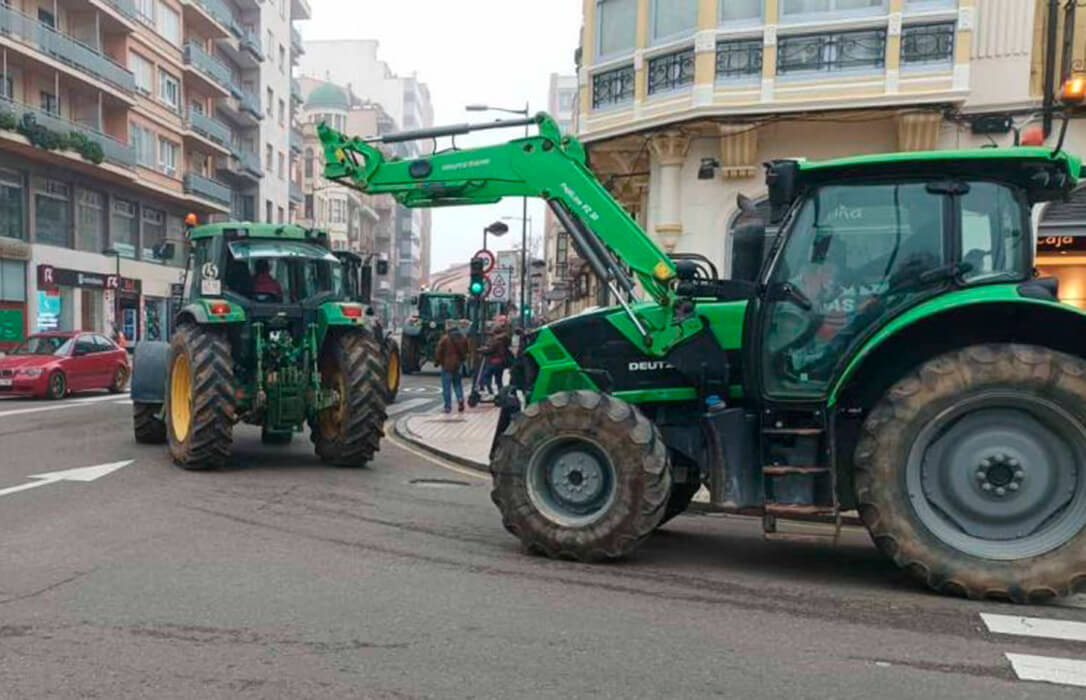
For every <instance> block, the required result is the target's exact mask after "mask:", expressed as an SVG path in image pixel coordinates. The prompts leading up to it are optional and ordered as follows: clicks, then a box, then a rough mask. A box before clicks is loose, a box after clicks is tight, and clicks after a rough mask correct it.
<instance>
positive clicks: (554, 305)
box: [542, 73, 584, 316]
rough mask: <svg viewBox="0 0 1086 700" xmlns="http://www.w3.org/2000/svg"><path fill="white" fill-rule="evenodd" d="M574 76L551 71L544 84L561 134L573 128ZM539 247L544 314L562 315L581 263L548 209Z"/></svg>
mask: <svg viewBox="0 0 1086 700" xmlns="http://www.w3.org/2000/svg"><path fill="white" fill-rule="evenodd" d="M577 92H578V86H577V76H576V75H559V74H558V73H551V76H550V80H549V82H548V86H547V113H548V114H550V115H551V116H552V117H554V118H555V119H556V120H557V121H558V126H559V127H560V128H561V130H562V133H563V134H571V133H574V131H575V126H574V123H575V122H574V117H575V112H576V109H577ZM543 250H544V259H545V260H546V263H547V266H546V268H544V275H543V281H542V284H543V289H544V292H543V296H544V302H545V308H546V309H547V313H548V315H558V316H564V315H565V314H566V308H567V306H568V305H569V303H570V300H571V298H572V297H573V283H574V281H575V280H574V275H573V274H571V271H573V272H580V271H581V270H582V269H583V267H584V265H583V262H582V261H580V260H579V259H578V258H577V252H576V250H575V249H573V247H572V246H571V245H570V239H569V234H568V233H566V231H565V229H564V228H562V226H561V224H560V223H559V222H558V219H557V218H556V217H555V216H554V213H553V212H551V210H550V209H547V210H546V211H545V212H544V218H543Z"/></svg>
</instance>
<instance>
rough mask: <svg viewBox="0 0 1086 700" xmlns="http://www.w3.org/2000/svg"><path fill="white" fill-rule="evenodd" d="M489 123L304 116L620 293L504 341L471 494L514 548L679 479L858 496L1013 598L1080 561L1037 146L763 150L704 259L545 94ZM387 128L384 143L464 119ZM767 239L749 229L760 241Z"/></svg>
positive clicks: (1066, 172)
mask: <svg viewBox="0 0 1086 700" xmlns="http://www.w3.org/2000/svg"><path fill="white" fill-rule="evenodd" d="M525 123H527V124H530V125H534V126H536V127H537V133H536V134H535V135H532V136H528V137H526V138H520V139H516V140H514V141H511V142H509V143H507V144H501V145H495V146H488V147H481V148H473V149H468V150H445V151H440V152H438V153H436V154H434V155H430V156H426V157H423V158H420V159H417V160H412V161H386V160H385V159H384V158H383V156H382V154H381V152H380V151H379V150H377V149H376V148H375V147H374V146H373V145H372V144H371V143H370V142H368V141H366V140H361V139H352V138H348V137H345V136H343V135H341V134H338V133H336V132H335V131H333V130H331V129H329V128H327V127H326V126H322V127H320V136H321V139H322V140H323V143H324V146H325V156H326V159H327V163H326V166H325V176H326V177H329V178H332V179H336V180H339V181H342V182H344V183H346V184H348V185H350V186H353V187H356V188H358V189H360V190H362V191H364V192H368V193H390V194H392V195H393V196H395V197H396V198H397V199H398V200H399V201H400V202H401V203H402V204H404V205H406V206H411V207H424V206H438V205H456V204H479V203H491V202H496V201H498V200H500V199H502V198H503V197H521V196H534V197H539V198H542V199H543V200H545V201H546V202H547V204H548V205H549V206H550V207H551V209H552V210H553V212H554V214H555V216H556V217H557V218H558V220H559V221H561V222H562V224H563V226H564V227H565V229H566V231H567V232H568V233H569V235H570V236H571V238H572V240H573V241H574V243H575V245H576V247H577V249H578V252H579V254H580V255H581V256H582V257H583V258H584V260H585V261H587V263H588V264H589V265H591V267H592V269H593V271H594V273H595V274H596V275H597V276H598V277H599V279H600V280H601V281H602V283H603V284H604V285H605V286H606V287H608V288H609V289H610V291H611V294H612V298H613V299H615V300H616V301H617V306H615V307H612V308H605V309H601V310H598V311H594V312H591V313H585V314H581V315H578V316H574V317H571V318H566V319H563V320H561V321H558V322H555V323H552V324H550V325H548V326H545V327H543V328H541V329H539V330H538V331H536V332H533V333H531V334H530V335H529V336H528V337H527V338H526V344H527V347H526V350H525V352H524V353H523V357H522V359H521V360H520V362H519V365H518V367H517V369H516V372H515V375H516V377H515V380H516V381H515V388H514V390H513V391H510V392H506V393H505V394H504V396H503V397H502V403H501V405H502V413H501V419H500V421H499V424H498V427H497V433H496V436H495V441H494V445H493V448H492V452H491V471H492V473H493V483H494V490H493V500H494V502H495V503H496V504H497V506H498V509H499V510H500V511H501V516H502V521H503V523H504V525H505V527H506V528H507V529H508V530H509V531H510V532H511V533H513V534H514V535H516V536H517V537H518V538H520V540H521V541H522V542H523V544H524V545H525V546H526V547H527V548H528V549H530V550H534V551H538V552H542V553H544V554H546V555H547V556H551V557H561V558H572V559H578V560H585V561H595V560H605V559H614V558H617V557H622V556H624V555H628V554H629V553H631V552H632V551H633V550H634V549H635V548H636V547H637V546H638V544H640V543H641V542H642V541H644V540H645V538H647V537H648V536H649V535H650V534H651V533H652V532H653V530H655V529H656V528H657V527H659V526H660V525H661V523H663V522H666V521H667V520H668V519H669V518H671V517H673V516H675V515H676V514H678V513H680V512H682V511H683V510H684V509H685V508H686V507H687V505H688V504H689V503H690V501H691V498H692V497H693V495H694V494H695V492H696V491H698V490H699V489H701V488H702V487H704V488H706V490H707V492H708V507H710V508H713V509H716V510H719V511H724V512H728V513H738V514H744V515H752V516H758V517H760V518H761V520H762V523H763V526H764V530H765V532H766V535H767V537H769V538H774V537H780V536H782V535H784V534H786V533H784V532H783V530H782V529H779V528H778V525H781V523H780V521H782V520H789V519H806V520H819V521H823V522H825V523H827V524H828V525H827V527H825V528H823V530H824V531H825V534H826V535H827V536H828V537H831V538H833V540H834V541H835V540H836V536H837V533H838V531H839V530H840V527H841V522H842V520H843V518H844V517H846V516H847V515H848V513H849V512H852V511H857V512H858V514H859V517H860V518H861V519H862V521H863V523H864V525H866V527H867V529H868V530H869V532H870V534H871V537H872V539H873V540H874V542H875V544H876V545H877V546H878V548H879V549H880V550H881V551H883V552H884V553H885V554H886V555H887V556H888V557H890V558H892V559H893V560H894V561H895V562H896V563H897V564H898V565H899V566H901V567H904V568H905V569H907V570H908V571H909V572H910V573H912V574H913V575H915V576H916V577H918V578H919V579H920V580H922V581H923V582H925V583H926V584H927V585H929V586H931V587H933V588H936V589H938V590H941V591H945V592H948V593H955V594H962V595H968V596H970V597H984V596H994V597H999V598H1007V599H1011V600H1015V601H1030V600H1036V599H1041V598H1047V597H1051V596H1059V595H1066V594H1069V593H1071V592H1072V591H1073V590H1075V589H1081V588H1083V587H1084V586H1086V359H1084V358H1086V342H1084V339H1086V313H1084V312H1082V311H1080V310H1078V309H1076V308H1073V307H1071V306H1069V305H1066V304H1063V303H1061V302H1060V301H1059V299H1058V297H1057V283H1056V281H1055V280H1053V279H1043V278H1037V277H1036V275H1035V273H1034V267H1033V255H1034V245H1033V239H1032V233H1031V218H1030V217H1031V208H1032V207H1033V206H1034V205H1036V204H1038V203H1040V202H1045V201H1049V200H1054V199H1059V198H1062V197H1065V196H1066V195H1067V194H1068V193H1069V192H1070V191H1071V189H1072V188H1073V187H1075V185H1076V183H1077V181H1078V179H1079V177H1080V167H1081V166H1080V161H1079V159H1078V158H1076V157H1073V156H1071V155H1069V154H1067V153H1065V152H1063V151H1062V150H1061V149H1060V147H1059V146H1056V147H1055V148H1051V147H1049V148H1045V147H1036V146H1032V147H1018V146H1016V147H1007V148H985V149H976V150H960V151H931V152H921V153H901V154H881V155H874V156H860V157H853V158H845V159H841V160H835V161H827V162H808V161H804V160H777V161H773V162H770V163H768V164H767V165H766V178H765V184H766V188H767V189H768V195H769V217H768V218H769V222H768V228H769V231H768V233H767V231H766V227H765V226H749V227H747V228H746V229H745V230H744V232H743V234H742V235H741V236H739V237H738V238H737V239H736V240H735V241H734V246H735V257H734V259H735V260H736V261H737V263H738V264H736V265H735V266H733V269H732V270H731V273H732V274H731V276H730V277H729V278H723V277H722V276H721V275H719V274H718V273H717V271H716V269H715V268H714V266H713V264H712V263H710V262H709V261H707V260H704V259H699V258H698V256H690V255H687V256H676V257H675V258H674V259H673V258H671V257H669V256H668V255H667V254H666V253H665V252H664V251H663V250H661V248H660V247H659V246H658V245H657V244H656V242H655V241H654V240H653V239H652V238H650V237H649V236H647V235H646V234H645V232H644V231H643V230H642V229H641V228H640V227H639V226H638V225H637V223H636V222H635V221H634V220H633V219H632V218H631V217H630V216H629V215H628V214H627V213H626V212H625V211H623V209H622V208H621V207H620V206H619V204H618V203H617V202H616V201H615V200H614V199H613V198H612V197H611V196H610V195H609V194H608V192H607V191H606V190H605V188H604V187H603V186H602V185H601V184H600V182H599V181H597V179H596V178H595V177H594V176H593V174H592V172H591V171H590V170H589V169H588V167H587V166H586V162H585V151H584V148H583V147H582V146H581V144H580V143H579V142H578V141H577V140H576V139H575V138H572V137H569V136H563V135H562V134H560V133H559V130H558V127H557V126H556V124H555V122H554V121H553V120H552V119H551V118H550V117H548V116H546V115H543V114H541V115H538V116H536V117H534V118H532V119H529V120H520V121H512V122H502V123H498V124H485V125H479V126H477V127H474V129H491V128H499V127H506V126H524V125H525ZM472 129H473V127H471V126H467V125H463V126H457V127H450V128H443V129H427V130H422V131H416V132H408V133H403V134H395V135H388V136H385V137H384V138H383V139H381V140H383V141H386V142H389V141H392V142H395V141H404V140H409V139H416V138H425V139H432V138H436V137H441V136H449V135H457V134H462V133H465V132H467V131H470V130H472ZM767 239H768V240H769V241H770V244H769V245H768V247H767V248H764V247H763V246H764V244H763V241H766V240H767Z"/></svg>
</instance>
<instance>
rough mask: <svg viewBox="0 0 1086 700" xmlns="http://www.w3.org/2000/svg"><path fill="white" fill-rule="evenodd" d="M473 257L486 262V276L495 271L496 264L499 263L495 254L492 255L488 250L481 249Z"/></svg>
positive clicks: (484, 266) (484, 271)
mask: <svg viewBox="0 0 1086 700" xmlns="http://www.w3.org/2000/svg"><path fill="white" fill-rule="evenodd" d="M472 257H473V258H482V259H483V260H484V261H485V262H484V263H483V274H484V275H485V274H486V273H488V272H490V271H491V270H493V269H494V263H496V262H497V259H496V258H495V257H494V253H491V252H490V251H489V250H487V249H486V248H482V249H480V250H479V251H478V252H477V253H475V255H473V256H472Z"/></svg>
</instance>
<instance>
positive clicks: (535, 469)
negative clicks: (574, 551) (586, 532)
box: [527, 437, 617, 527]
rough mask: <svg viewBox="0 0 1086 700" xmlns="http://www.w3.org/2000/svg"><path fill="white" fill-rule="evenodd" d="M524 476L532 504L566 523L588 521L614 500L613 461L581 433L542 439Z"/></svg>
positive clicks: (615, 481) (602, 513)
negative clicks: (575, 435)
mask: <svg viewBox="0 0 1086 700" xmlns="http://www.w3.org/2000/svg"><path fill="white" fill-rule="evenodd" d="M527 476H528V478H527V483H528V498H529V499H530V500H531V502H532V505H534V506H535V508H536V510H538V511H539V512H540V513H542V514H543V516H544V517H546V518H547V519H548V520H550V521H551V522H554V523H556V524H558V525H562V526H565V527H585V526H587V525H591V524H592V523H594V522H596V521H597V520H599V519H600V518H602V517H603V516H604V515H606V513H607V511H608V510H609V509H610V507H611V504H612V503H614V501H615V493H616V491H617V488H616V484H617V479H616V473H615V468H614V465H613V464H612V463H611V460H610V459H608V457H607V455H606V453H605V452H604V450H603V448H602V447H600V445H599V444H597V443H595V442H593V441H591V440H586V439H584V438H581V437H577V438H569V437H559V438H554V439H552V440H551V441H549V442H547V443H545V444H544V445H543V446H542V447H540V448H539V449H538V450H536V452H535V455H534V456H533V457H532V460H531V462H530V463H529V465H528V474H527Z"/></svg>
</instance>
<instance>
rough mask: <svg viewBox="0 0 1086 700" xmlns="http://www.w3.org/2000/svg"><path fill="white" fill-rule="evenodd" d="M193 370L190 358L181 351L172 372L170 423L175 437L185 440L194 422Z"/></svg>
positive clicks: (175, 359) (174, 361)
mask: <svg viewBox="0 0 1086 700" xmlns="http://www.w3.org/2000/svg"><path fill="white" fill-rule="evenodd" d="M191 404H192V371H191V370H190V368H189V358H188V356H187V355H185V353H179V354H178V355H177V357H175V358H174V360H173V369H172V371H171V372H170V424H171V425H172V426H173V434H174V437H176V438H177V440H178V441H184V440H185V438H187V437H188V436H189V427H190V425H191V423H192V405H191Z"/></svg>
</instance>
